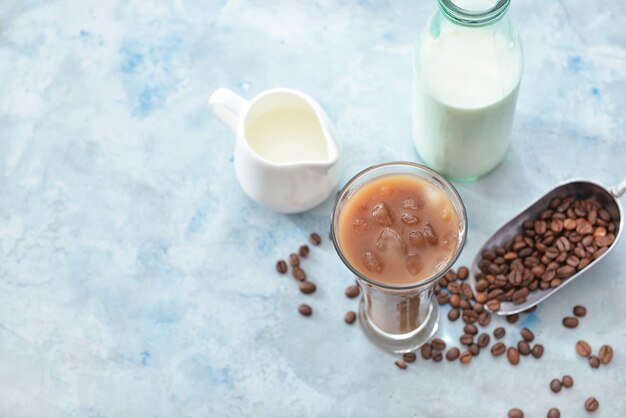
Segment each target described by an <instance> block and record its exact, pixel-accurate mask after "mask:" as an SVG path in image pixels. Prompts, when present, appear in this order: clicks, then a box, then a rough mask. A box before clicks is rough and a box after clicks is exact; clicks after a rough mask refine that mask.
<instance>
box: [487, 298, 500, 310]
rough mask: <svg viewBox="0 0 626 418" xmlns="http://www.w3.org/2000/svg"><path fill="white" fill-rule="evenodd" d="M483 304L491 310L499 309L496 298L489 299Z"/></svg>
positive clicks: (498, 302)
mask: <svg viewBox="0 0 626 418" xmlns="http://www.w3.org/2000/svg"><path fill="white" fill-rule="evenodd" d="M485 306H486V307H487V309H489V310H490V311H491V312H498V311H499V310H500V301H499V300H497V299H491V300H490V301H489V302H487V304H486V305H485Z"/></svg>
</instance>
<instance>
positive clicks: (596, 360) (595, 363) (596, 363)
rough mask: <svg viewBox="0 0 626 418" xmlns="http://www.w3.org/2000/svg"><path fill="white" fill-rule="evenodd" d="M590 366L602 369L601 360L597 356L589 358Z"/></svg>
mask: <svg viewBox="0 0 626 418" xmlns="http://www.w3.org/2000/svg"><path fill="white" fill-rule="evenodd" d="M588 361H589V365H590V366H591V367H592V368H594V369H597V368H598V367H600V359H599V358H598V357H596V356H589V359H588Z"/></svg>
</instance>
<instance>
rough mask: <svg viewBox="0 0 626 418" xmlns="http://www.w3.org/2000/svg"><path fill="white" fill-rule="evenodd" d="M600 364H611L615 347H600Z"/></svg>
mask: <svg viewBox="0 0 626 418" xmlns="http://www.w3.org/2000/svg"><path fill="white" fill-rule="evenodd" d="M598 357H599V358H600V363H602V364H609V363H610V362H611V360H613V347H611V346H610V345H603V346H602V347H600V353H599V354H598Z"/></svg>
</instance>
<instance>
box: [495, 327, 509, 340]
mask: <svg viewBox="0 0 626 418" xmlns="http://www.w3.org/2000/svg"><path fill="white" fill-rule="evenodd" d="M505 335H506V330H505V329H504V328H503V327H498V328H496V329H494V330H493V336H494V337H495V338H497V339H498V340H499V339H500V338H502V337H504V336H505Z"/></svg>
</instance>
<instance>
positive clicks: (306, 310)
mask: <svg viewBox="0 0 626 418" xmlns="http://www.w3.org/2000/svg"><path fill="white" fill-rule="evenodd" d="M298 312H300V315H303V316H311V314H312V313H313V308H311V307H310V306H309V305H307V304H306V303H303V304H302V305H300V306H298Z"/></svg>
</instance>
